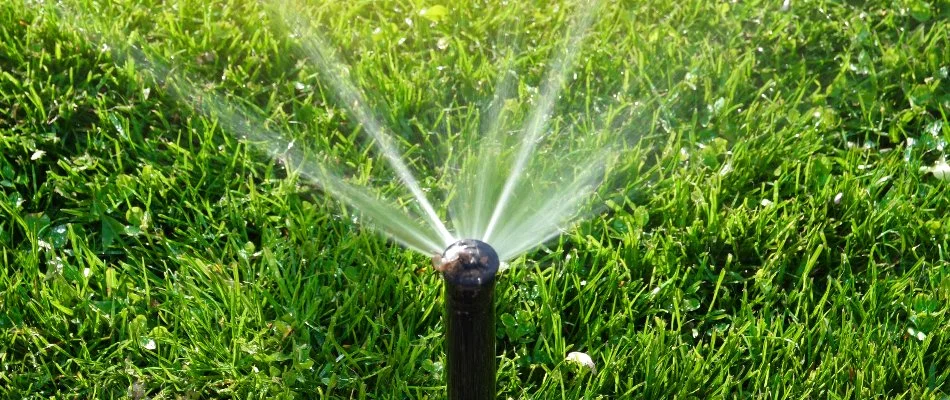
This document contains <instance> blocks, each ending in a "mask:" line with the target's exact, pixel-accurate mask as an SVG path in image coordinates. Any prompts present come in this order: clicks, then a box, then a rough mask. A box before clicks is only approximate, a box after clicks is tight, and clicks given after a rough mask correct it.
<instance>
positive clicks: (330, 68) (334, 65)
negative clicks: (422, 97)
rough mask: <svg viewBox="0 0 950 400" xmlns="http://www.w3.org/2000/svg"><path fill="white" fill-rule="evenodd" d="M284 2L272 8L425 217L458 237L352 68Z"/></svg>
mask: <svg viewBox="0 0 950 400" xmlns="http://www.w3.org/2000/svg"><path fill="white" fill-rule="evenodd" d="M281 3H283V4H284V5H290V6H289V7H280V6H275V7H272V8H273V9H275V11H277V12H278V13H279V15H280V16H281V17H283V20H284V21H288V22H290V23H291V29H293V30H294V32H295V33H297V34H298V37H300V38H303V46H304V50H305V51H306V52H307V56H308V59H309V60H310V61H311V62H313V63H314V65H315V66H316V67H317V69H318V70H320V72H321V74H322V75H323V76H324V77H325V78H326V79H324V83H326V84H328V85H330V86H331V87H332V88H333V90H334V91H335V92H336V95H337V96H339V97H340V100H341V102H342V103H343V105H344V106H346V107H347V109H349V110H350V112H351V113H352V114H353V116H354V117H355V118H356V120H357V121H359V122H360V124H362V125H363V130H364V131H365V132H366V133H368V134H369V135H370V136H371V137H372V138H373V140H374V141H375V143H376V145H377V146H378V147H379V151H380V152H381V153H382V154H383V156H384V157H385V158H386V160H387V161H388V162H389V165H390V166H391V167H392V168H393V169H394V170H395V171H396V175H397V176H399V179H400V180H402V182H403V184H405V185H406V187H407V188H408V189H409V191H410V192H412V195H413V196H414V197H415V199H416V201H418V202H419V206H421V207H422V209H423V210H424V211H425V217H426V219H427V220H428V222H429V224H430V225H431V226H432V227H433V228H434V229H435V230H436V231H438V232H439V236H440V239H442V241H443V246H447V245H449V244H450V243H452V242H453V241H455V238H454V236H453V235H452V234H451V233H449V230H448V229H447V228H446V227H445V224H443V223H442V220H441V219H440V218H439V214H438V213H436V211H435V209H434V208H433V207H432V204H431V203H429V200H428V199H427V198H426V196H425V194H424V193H423V192H422V189H421V188H420V187H419V182H418V180H416V178H415V176H413V174H412V172H410V171H409V168H408V167H407V166H406V163H405V161H403V159H402V158H401V156H400V155H401V153H400V152H399V151H398V149H397V148H396V145H395V143H393V140H392V136H391V134H390V133H389V132H388V131H387V130H386V129H385V128H384V127H383V125H382V124H380V123H379V121H378V120H376V118H375V117H373V116H372V114H371V112H370V110H369V108H368V107H367V106H366V104H367V103H366V100H365V99H364V98H363V95H362V93H361V92H360V91H359V90H358V89H357V88H356V87H355V86H354V85H353V84H352V82H351V81H350V79H349V71H348V70H347V69H346V67H344V66H343V63H342V62H340V60H339V59H337V58H336V57H334V55H333V52H332V51H331V50H330V47H329V46H327V44H326V43H324V42H323V40H321V39H320V38H319V36H317V35H316V33H315V32H314V31H313V29H312V27H311V26H310V25H309V24H308V23H307V22H306V21H304V20H303V19H302V18H299V16H298V15H299V14H296V13H289V12H290V11H291V10H297V9H298V7H295V6H294V4H290V3H291V2H290V1H282V2H281Z"/></svg>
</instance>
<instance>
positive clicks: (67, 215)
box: [0, 0, 950, 399]
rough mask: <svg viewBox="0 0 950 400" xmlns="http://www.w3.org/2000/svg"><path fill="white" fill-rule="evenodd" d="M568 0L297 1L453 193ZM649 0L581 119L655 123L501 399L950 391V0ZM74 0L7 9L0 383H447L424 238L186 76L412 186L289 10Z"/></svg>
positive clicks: (353, 169) (507, 288)
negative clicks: (444, 3)
mask: <svg viewBox="0 0 950 400" xmlns="http://www.w3.org/2000/svg"><path fill="white" fill-rule="evenodd" d="M67 3H68V2H67ZM546 3H547V2H542V1H537V2H525V3H521V2H513V1H511V2H506V1H497V0H483V1H472V2H463V3H461V4H457V5H452V6H449V7H446V8H438V7H434V8H433V7H432V5H428V4H422V3H421V2H407V1H389V0H386V1H382V2H372V3H367V2H331V3H330V4H314V5H311V6H308V7H306V8H304V9H302V10H300V12H301V14H302V15H305V16H306V17H307V18H309V19H312V21H313V23H314V24H315V26H318V27H321V31H322V32H323V35H324V38H325V39H326V40H327V41H328V42H329V43H333V44H334V45H335V46H336V47H337V48H339V49H340V54H341V56H342V57H343V58H344V59H345V61H346V62H347V63H348V64H349V65H350V66H351V68H350V72H351V78H352V79H353V80H354V81H355V82H357V85H358V86H359V87H361V88H363V89H364V90H365V91H366V92H367V94H368V98H369V99H371V101H372V102H373V104H372V106H373V109H374V110H375V112H376V113H377V115H378V116H379V117H380V118H381V119H382V120H383V121H384V122H385V123H386V124H387V125H388V126H390V127H392V129H393V131H394V132H395V133H396V134H397V135H398V136H399V137H400V141H401V142H403V143H404V145H406V147H407V150H406V152H407V154H406V158H407V159H408V160H409V161H410V163H411V165H412V167H413V168H414V169H415V170H417V171H419V175H420V176H422V177H426V178H425V179H424V183H425V184H426V185H428V186H432V187H439V179H440V178H439V177H440V176H441V175H442V174H444V173H446V169H445V165H443V164H441V162H442V161H444V159H445V158H444V156H445V152H446V151H449V149H447V148H445V147H446V146H445V142H444V141H440V138H443V137H444V136H445V135H451V134H452V133H453V132H458V131H459V129H460V128H459V127H463V128H465V127H468V126H469V125H470V124H474V122H472V121H478V119H479V118H480V116H479V111H478V110H480V109H484V108H485V107H486V105H487V104H488V102H489V100H490V99H491V96H492V93H493V91H494V82H496V81H497V77H498V74H499V65H501V64H503V63H501V62H500V60H502V59H503V58H504V56H503V53H504V52H505V49H514V51H513V53H512V54H515V58H514V60H513V63H512V65H513V68H514V69H516V70H517V71H519V75H518V78H519V79H518V82H519V85H518V86H517V91H516V92H517V96H516V100H518V102H520V103H523V104H527V105H530V104H531V101H530V98H531V96H532V93H534V92H535V91H536V88H537V86H538V82H539V81H540V79H542V78H541V77H542V76H543V71H544V70H545V68H546V66H548V64H549V63H548V61H547V60H548V57H549V56H550V55H551V54H552V53H553V52H554V51H556V48H557V45H558V44H559V43H561V42H563V36H564V29H565V27H566V26H567V24H568V21H569V20H570V16H571V15H572V12H573V10H574V8H575V7H574V6H572V5H570V4H565V5H562V6H560V7H551V6H548V5H546ZM628 3H629V4H622V5H614V4H610V5H606V6H605V7H604V9H603V10H600V12H599V14H598V18H597V20H596V21H595V23H594V24H593V26H592V28H591V30H592V31H591V34H590V36H589V37H588V38H587V39H586V41H585V45H584V46H583V47H582V50H581V51H582V53H581V54H580V55H579V58H578V62H577V68H576V70H575V71H576V75H572V79H571V80H570V81H569V83H568V85H567V87H566V88H565V91H564V93H563V95H562V96H561V98H560V99H559V101H558V104H557V107H556V109H555V115H556V116H557V120H558V121H564V123H565V124H568V123H575V124H581V125H582V124H584V123H586V122H585V121H588V120H597V121H604V117H603V116H604V115H610V116H611V117H610V118H607V119H606V121H607V122H606V123H609V124H611V126H614V127H615V129H617V132H619V133H622V134H623V135H628V136H630V137H634V138H636V140H635V141H632V142H631V143H632V144H631V149H630V151H629V152H628V153H626V154H628V155H629V158H628V159H627V160H626V162H625V163H622V165H620V166H618V167H617V168H618V170H617V171H614V172H615V176H616V177H617V179H615V180H614V181H613V182H612V183H611V185H610V186H609V187H606V188H605V189H604V190H602V191H601V192H600V194H599V196H598V198H597V199H596V201H595V205H594V208H595V209H599V210H601V211H599V212H597V213H595V214H593V215H591V216H589V217H588V218H585V219H584V220H583V221H581V222H580V223H579V224H578V225H577V226H575V227H573V228H571V229H569V230H567V231H566V232H565V233H564V234H563V235H561V236H560V237H558V238H556V239H555V240H553V241H550V242H548V243H547V244H545V245H544V246H542V247H540V248H539V249H538V250H536V251H534V252H531V253H529V254H527V255H525V256H523V257H521V258H518V259H516V260H513V261H512V262H511V266H512V267H511V269H509V270H508V271H507V272H505V273H504V275H503V276H502V277H501V279H500V281H499V287H498V292H497V293H496V298H497V313H498V315H499V322H498V326H497V339H498V348H497V352H498V365H499V369H498V394H499V396H498V397H499V398H543V399H547V398H565V399H574V398H647V399H654V398H723V397H728V398H734V397H741V398H790V399H809V398H870V397H887V398H907V399H927V398H930V399H947V398H948V396H950V246H948V244H950V240H948V237H950V218H948V217H947V215H948V212H950V189H948V188H950V182H947V181H944V180H941V179H938V178H936V177H934V176H933V175H930V174H926V173H924V172H922V171H921V168H922V167H929V166H931V165H933V164H934V163H935V162H937V161H938V160H940V159H941V158H942V157H943V156H944V152H945V145H946V142H947V139H948V138H950V123H948V121H950V116H948V110H950V89H948V88H950V83H948V79H950V78H948V68H950V52H948V51H947V49H948V48H950V39H948V38H950V22H948V21H950V5H948V3H947V2H946V1H934V2H925V1H918V0H903V1H896V2H885V1H865V2H859V3H860V4H855V5H852V4H848V2H835V1H807V0H801V1H799V0H793V1H787V2H785V4H784V5H783V4H780V2H765V1H747V2H746V1H744V2H708V1H702V0H686V1H668V0H654V1H644V2H628ZM68 4H72V6H71V7H73V8H71V9H70V8H54V6H53V5H52V3H49V4H47V3H45V2H36V1H24V0H6V1H4V2H2V4H0V263H2V265H3V268H2V269H0V397H4V398H132V399H143V398H155V399H159V398H230V397H235V398H441V397H443V394H442V393H443V390H444V387H443V385H444V383H443V382H444V370H443V366H444V358H445V355H444V350H443V344H444V340H443V338H442V332H443V328H444V327H443V324H442V318H441V312H442V311H441V306H442V299H441V295H440V291H441V288H442V285H441V282H440V279H439V277H438V276H437V275H436V274H435V273H433V272H432V270H431V267H430V266H428V265H429V261H428V260H427V256H426V255H423V254H417V253H414V252H411V251H408V250H404V249H401V248H400V247H398V246H396V245H394V244H393V243H391V242H389V241H387V240H386V239H385V238H384V237H382V236H380V235H378V234H376V233H374V232H373V231H372V229H370V228H368V227H366V226H362V225H360V224H358V223H354V221H358V218H359V216H358V214H355V213H354V211H355V210H353V209H350V208H347V207H346V206H344V205H341V204H340V203H338V202H336V201H335V200H334V199H332V198H328V197H327V196H326V195H325V194H324V193H323V192H321V191H320V190H319V189H317V188H315V187H314V186H313V185H312V183H310V182H307V181H306V180H305V179H303V178H301V177H299V176H297V175H296V174H295V173H294V171H293V170H292V169H291V170H288V168H287V167H286V165H284V164H283V163H281V162H280V160H278V161H274V160H273V159H271V158H269V157H267V155H266V154H264V153H263V152H261V151H260V150H259V148H258V147H257V146H255V143H251V142H248V141H246V140H242V138H241V137H240V135H237V136H235V135H233V132H229V129H228V126H227V124H223V123H221V120H220V119H218V118H216V117H214V116H211V115H207V114H204V113H202V112H200V110H196V108H195V107H194V104H192V103H189V102H188V101H185V100H184V99H183V98H182V96H180V95H178V94H176V91H175V90H173V88H172V86H171V85H170V84H168V83H167V81H165V80H164V78H163V76H164V77H167V76H188V77H191V78H189V79H194V80H195V81H196V82H198V81H200V82H210V83H212V84H213V86H214V89H215V90H217V91H218V92H219V93H227V96H228V97H227V98H228V99H230V101H232V102H234V103H239V104H242V105H246V106H247V107H249V108H251V109H254V110H256V111H255V112H256V113H259V114H261V115H263V117H261V118H262V119H261V121H263V120H264V119H266V120H267V121H268V122H267V123H268V124H271V125H273V126H278V127H281V128H282V129H283V128H286V129H285V130H286V131H287V132H290V133H289V134H290V135H293V136H294V137H295V138H298V141H299V142H300V143H316V144H314V146H322V148H323V149H325V151H326V152H327V154H329V156H332V157H333V158H334V160H335V162H336V163H338V164H339V165H341V166H344V167H345V170H346V171H348V173H350V174H351V175H350V176H351V178H352V179H354V180H357V181H362V182H364V183H369V182H374V183H376V184H377V186H381V187H382V192H383V193H389V192H390V191H395V190H396V189H395V185H387V184H386V179H388V177H389V176H390V175H389V173H388V172H385V168H384V167H383V163H382V161H380V160H379V159H378V157H376V156H375V155H374V154H373V153H372V152H371V151H368V150H367V149H368V148H369V147H368V146H367V144H366V143H365V141H363V139H361V138H360V135H359V130H360V128H359V127H358V126H356V125H355V124H354V123H353V121H352V119H351V117H350V116H348V115H347V114H346V113H345V112H344V111H343V109H342V108H340V107H339V105H337V104H335V103H334V97H333V95H332V93H329V91H328V90H327V89H326V86H324V85H322V84H321V79H325V78H326V77H321V76H319V74H317V73H316V72H315V71H314V70H313V69H312V68H310V67H308V66H307V65H306V64H305V63H300V62H298V60H299V59H300V57H299V55H300V52H299V48H297V47H296V45H295V42H294V41H293V38H292V37H290V36H289V35H287V31H286V30H285V28H282V27H281V26H280V25H279V24H275V23H274V21H273V18H272V17H273V15H272V14H269V13H268V12H267V10H266V7H265V6H263V5H262V4H261V3H259V2H254V1H243V0H231V1H227V2H221V4H218V5H215V6H208V5H205V4H204V2H200V1H191V0H178V1H171V2H160V1H146V2H132V1H127V2H94V1H87V2H82V3H78V4H77V3H68ZM63 7H68V6H63ZM424 8H425V9H426V11H424V12H423V9H424ZM70 10H71V11H70ZM97 21H98V22H97ZM409 22H412V23H411V25H410V23H409ZM132 42H136V43H148V47H147V48H148V54H149V57H147V58H148V59H150V60H153V61H154V64H147V63H143V59H141V58H135V57H132V56H129V54H130V53H128V52H127V51H125V50H123V49H124V48H125V45H126V44H128V43H132ZM110 43H111V44H110ZM159 65H164V66H165V67H167V68H169V69H168V70H163V71H164V72H162V70H161V68H158V66H159ZM476 125H477V124H476ZM440 146H441V147H440ZM430 149H439V151H430ZM598 206H602V207H600V208H598ZM572 351H581V352H586V353H587V354H589V355H590V356H591V357H592V358H593V360H594V362H595V363H596V365H597V371H596V372H591V371H588V370H586V369H583V368H580V367H577V366H576V365H573V364H570V363H567V362H565V361H564V358H565V356H566V354H567V353H569V352H572Z"/></svg>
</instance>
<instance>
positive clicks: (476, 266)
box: [436, 239, 500, 400]
mask: <svg viewBox="0 0 950 400" xmlns="http://www.w3.org/2000/svg"><path fill="white" fill-rule="evenodd" d="M499 264H500V262H499V260H498V254H497V253H496V252H495V250H494V249H492V248H491V246H489V245H488V244H487V243H485V242H482V241H478V240H473V239H464V240H460V241H458V242H456V243H454V244H452V245H451V246H449V247H448V248H446V249H445V252H443V253H442V257H441V259H439V260H437V262H436V268H437V269H438V270H439V271H441V272H442V277H443V278H444V279H445V319H446V363H447V366H446V367H447V368H446V377H447V379H446V389H447V391H448V398H449V400H485V399H494V398H495V370H496V367H495V304H494V294H495V293H494V292H495V276H496V274H497V273H498V266H499Z"/></svg>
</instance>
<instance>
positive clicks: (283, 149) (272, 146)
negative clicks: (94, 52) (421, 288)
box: [55, 3, 452, 254]
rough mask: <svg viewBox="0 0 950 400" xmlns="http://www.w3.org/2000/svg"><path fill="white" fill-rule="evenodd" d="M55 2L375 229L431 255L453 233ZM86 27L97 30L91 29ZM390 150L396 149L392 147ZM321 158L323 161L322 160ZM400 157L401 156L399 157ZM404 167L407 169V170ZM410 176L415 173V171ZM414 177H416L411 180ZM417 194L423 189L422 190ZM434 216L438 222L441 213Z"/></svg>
mask: <svg viewBox="0 0 950 400" xmlns="http://www.w3.org/2000/svg"><path fill="white" fill-rule="evenodd" d="M56 7H57V8H56V9H55V12H56V14H57V15H58V16H59V17H60V18H62V19H63V21H64V22H65V23H68V24H71V25H72V26H73V27H74V29H75V30H76V31H77V32H80V33H82V34H83V35H85V36H86V38H87V39H88V40H89V41H90V42H92V43H97V44H98V45H97V46H96V47H100V48H102V49H106V50H105V51H109V52H110V53H111V54H112V56H113V58H115V60H116V63H117V64H121V63H122V62H131V63H133V65H135V66H136V67H137V69H140V70H145V71H149V72H150V74H151V75H152V77H153V79H154V80H155V82H156V83H157V84H158V85H161V86H164V87H165V88H166V89H167V90H168V92H169V93H170V94H172V95H173V97H174V98H176V99H178V100H180V101H183V102H185V103H187V104H190V105H191V106H193V107H194V108H195V109H197V110H199V111H200V112H201V113H203V114H205V115H206V116H208V117H212V118H216V120H217V121H218V122H219V123H221V124H222V125H223V129H222V130H223V131H224V132H227V133H228V134H229V135H231V136H232V137H234V138H235V139H238V140H240V141H245V142H250V143H251V144H252V145H253V146H254V147H255V148H257V149H258V150H261V151H263V152H264V153H265V154H266V155H267V156H268V157H270V158H272V159H275V160H279V161H282V162H283V163H284V165H285V166H286V167H287V170H288V171H289V172H291V173H297V174H299V175H300V176H302V177H304V178H305V179H307V180H308V181H311V182H314V183H315V184H317V185H318V186H319V187H320V188H321V189H323V190H325V191H326V192H328V193H330V194H331V195H332V196H333V197H334V198H336V199H338V200H339V201H341V202H343V203H344V204H347V205H350V206H352V207H354V208H355V209H356V210H358V211H359V212H360V213H361V214H363V215H365V216H367V217H368V219H369V220H370V221H371V222H372V223H373V224H374V225H375V227H376V230H377V231H379V232H381V233H383V234H385V235H387V236H388V237H390V238H391V239H393V240H395V241H396V242H397V243H399V244H401V245H403V246H405V247H407V248H410V249H413V250H415V251H418V252H420V253H423V254H433V253H438V252H440V251H441V250H442V249H443V248H444V247H445V246H446V243H450V242H451V240H452V236H451V234H449V233H448V230H447V229H445V226H444V225H443V224H442V223H441V222H439V223H438V224H436V225H435V226H436V227H441V229H440V230H439V231H438V232H436V231H433V230H432V229H431V228H430V227H428V226H422V225H420V224H419V223H418V221H417V220H416V219H415V218H413V216H412V214H411V213H410V212H409V210H406V209H400V208H397V207H395V206H393V205H391V204H389V203H388V202H385V201H381V200H380V199H379V195H378V193H374V191H373V190H371V189H370V188H368V187H365V186H358V185H355V184H353V183H350V182H348V181H347V180H346V179H344V178H343V176H342V174H340V173H339V172H336V171H333V170H331V169H330V167H329V165H330V163H327V162H325V161H326V159H327V158H329V156H328V155H326V154H314V152H313V151H312V149H308V150H311V151H310V152H309V153H308V152H306V151H304V150H303V148H305V146H301V145H297V144H295V141H293V140H288V139H287V138H286V137H285V136H284V135H282V134H281V133H278V132H276V131H274V130H272V129H269V128H267V127H266V126H265V125H264V124H263V123H262V122H261V121H265V120H266V118H265V117H263V116H262V115H259V113H255V112H253V111H251V110H249V109H248V108H247V107H244V106H242V105H240V104H239V102H237V101H235V99H233V98H232V99H227V100H226V99H224V98H223V96H222V95H220V94H218V93H216V92H214V91H212V90H209V89H202V88H201V87H200V85H198V84H195V83H193V82H192V80H189V79H188V77H187V76H184V75H182V74H181V73H176V71H174V69H173V68H171V67H169V66H168V65H167V64H166V63H164V62H162V61H160V58H159V57H157V56H152V57H150V56H149V55H148V54H146V51H145V50H144V49H143V48H140V47H137V46H136V45H135V44H134V42H135V41H136V39H137V36H136V35H135V34H131V35H130V36H129V37H125V38H123V40H120V39H119V38H118V37H116V36H115V35H109V33H108V32H109V31H108V30H107V29H105V28H104V27H103V26H101V25H102V24H101V23H100V21H98V20H96V19H95V18H94V17H91V16H88V15H87V14H85V13H83V12H78V11H77V10H74V9H72V8H70V7H68V6H67V5H66V4H63V3H60V4H57V5H56ZM86 27H93V28H95V29H93V30H89V29H86ZM373 122H374V121H373ZM385 139H386V138H384V140H385ZM390 150H391V151H395V150H394V149H393V148H391V147H390ZM320 158H322V159H323V161H324V162H321V160H319V159H320ZM396 159H397V160H398V156H397V157H396ZM403 166H404V164H403ZM403 170H404V172H405V173H407V174H408V170H407V169H405V168H403ZM408 176H409V177H410V178H411V174H409V175H408ZM411 182H415V180H414V179H412V180H411ZM415 187H416V189H417V190H418V184H415ZM419 193H420V194H421V190H420V191H419ZM415 194H416V193H414V195H415ZM423 200H424V198H423ZM425 205H428V207H427V209H426V212H427V213H428V214H430V215H429V216H428V217H429V219H430V220H432V218H433V216H434V214H435V213H434V210H433V209H432V207H431V205H429V204H428V202H427V201H426V202H425ZM435 220H436V221H438V219H437V218H436V219H435Z"/></svg>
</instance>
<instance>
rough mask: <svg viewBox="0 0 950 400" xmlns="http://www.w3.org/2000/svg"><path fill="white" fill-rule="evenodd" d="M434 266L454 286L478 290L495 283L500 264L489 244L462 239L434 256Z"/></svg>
mask: <svg viewBox="0 0 950 400" xmlns="http://www.w3.org/2000/svg"><path fill="white" fill-rule="evenodd" d="M432 264H433V266H434V267H435V269H436V270H437V271H439V272H441V273H442V276H443V277H444V278H445V280H446V281H447V282H449V283H451V284H452V285H457V286H462V287H471V288H476V287H481V286H485V285H491V284H493V283H494V282H495V275H496V274H497V273H498V266H499V264H500V262H499V260H498V253H496V252H495V249H493V248H492V247H491V246H489V245H488V243H485V242H483V241H481V240H475V239H462V240H459V241H458V242H455V243H453V244H451V245H450V246H449V247H447V248H446V249H445V251H444V252H442V254H441V255H439V254H436V255H435V256H433V257H432Z"/></svg>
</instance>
